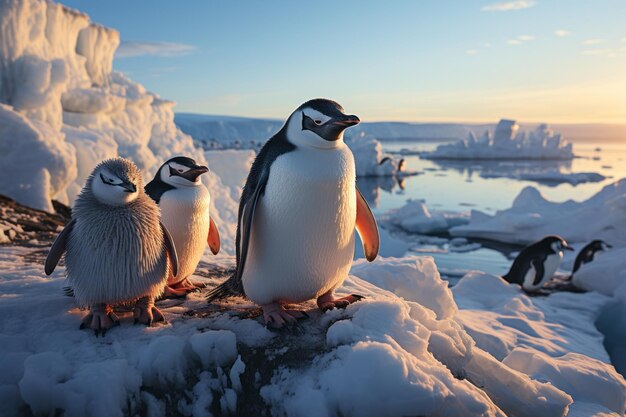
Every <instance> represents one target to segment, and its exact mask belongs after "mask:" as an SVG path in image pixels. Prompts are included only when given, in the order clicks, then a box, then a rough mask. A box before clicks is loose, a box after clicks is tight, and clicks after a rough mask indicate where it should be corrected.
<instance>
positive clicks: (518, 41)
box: [506, 35, 535, 45]
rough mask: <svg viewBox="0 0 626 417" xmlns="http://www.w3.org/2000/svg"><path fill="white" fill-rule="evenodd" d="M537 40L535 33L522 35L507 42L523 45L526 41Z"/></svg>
mask: <svg viewBox="0 0 626 417" xmlns="http://www.w3.org/2000/svg"><path fill="white" fill-rule="evenodd" d="M532 40H535V37H534V36H533V35H520V36H518V37H516V38H514V39H509V40H508V41H506V43H508V44H509V45H521V44H523V43H524V42H529V41H532Z"/></svg>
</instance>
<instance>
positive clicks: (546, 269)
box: [503, 236, 574, 294]
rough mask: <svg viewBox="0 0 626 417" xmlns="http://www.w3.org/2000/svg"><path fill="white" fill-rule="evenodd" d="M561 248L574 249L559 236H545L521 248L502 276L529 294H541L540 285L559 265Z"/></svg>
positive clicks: (561, 255)
mask: <svg viewBox="0 0 626 417" xmlns="http://www.w3.org/2000/svg"><path fill="white" fill-rule="evenodd" d="M563 250H574V249H573V248H572V247H571V246H569V245H568V244H567V242H566V241H565V239H563V238H562V237H560V236H546V237H544V238H543V239H541V240H540V241H539V242H535V243H533V244H531V245H529V246H527V247H525V248H524V249H522V251H521V252H520V253H519V255H517V257H516V258H515V260H514V261H513V265H512V266H511V269H510V270H509V272H508V273H507V274H506V275H504V276H503V278H504V279H505V280H506V281H508V282H510V283H512V284H519V285H521V286H522V289H523V290H524V291H526V292H527V293H529V294H542V292H541V287H542V286H543V285H544V284H545V283H546V282H548V280H550V278H552V276H553V275H554V273H555V272H556V270H557V269H559V265H561V260H563Z"/></svg>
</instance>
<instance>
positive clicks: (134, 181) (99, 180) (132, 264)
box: [45, 158, 178, 336]
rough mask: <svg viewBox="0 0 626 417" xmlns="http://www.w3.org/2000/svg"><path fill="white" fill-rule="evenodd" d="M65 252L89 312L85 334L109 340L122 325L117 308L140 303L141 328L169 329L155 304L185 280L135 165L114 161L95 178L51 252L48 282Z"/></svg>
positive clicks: (81, 302)
mask: <svg viewBox="0 0 626 417" xmlns="http://www.w3.org/2000/svg"><path fill="white" fill-rule="evenodd" d="M64 252H66V255H65V264H66V272H67V278H68V280H69V282H70V285H71V286H72V288H73V293H74V297H75V298H76V301H77V302H78V304H79V305H81V306H87V307H89V314H87V316H85V318H84V319H83V321H82V324H81V326H80V327H81V329H83V328H90V329H92V330H94V332H95V333H96V336H98V334H99V333H101V334H102V335H103V336H104V334H105V333H106V331H107V330H108V329H110V328H111V327H112V326H114V325H118V324H119V318H118V317H117V315H116V314H115V313H114V312H113V306H114V305H116V304H120V303H125V302H134V303H135V307H134V312H133V314H134V317H135V323H137V322H141V323H144V324H147V325H152V323H153V322H159V321H164V318H163V315H162V314H161V312H160V311H159V309H158V308H156V307H155V305H154V301H155V299H156V297H158V296H160V295H161V294H162V292H163V288H164V287H165V283H166V281H167V277H168V275H169V274H170V273H171V274H173V275H176V274H177V272H178V258H177V256H176V249H175V247H174V243H173V240H172V238H171V237H170V235H169V233H168V231H167V229H166V228H165V226H163V224H162V223H161V222H160V221H159V208H158V206H157V205H156V203H155V202H154V201H152V199H151V198H150V197H148V196H147V195H146V194H145V193H144V191H143V184H142V178H141V172H140V171H139V169H138V168H137V167H136V166H135V164H133V163H132V162H131V161H129V160H128V159H124V158H113V159H108V160H105V161H103V162H101V163H100V164H98V165H97V166H96V168H95V169H94V170H93V172H92V173H91V175H90V176H89V178H88V179H87V183H86V184H85V186H84V187H83V189H82V191H81V192H80V194H79V195H78V198H77V199H76V202H75V203H74V208H73V209H72V220H71V221H70V222H69V223H68V225H67V226H66V227H65V228H64V229H63V231H62V232H61V233H60V234H59V236H58V237H57V238H56V240H55V241H54V243H53V244H52V247H51V248H50V252H49V253H48V257H47V259H46V263H45V272H46V275H50V274H51V273H52V272H53V271H54V268H55V267H56V265H57V263H58V262H59V260H60V259H61V256H62V255H63V253H64ZM168 259H169V262H168Z"/></svg>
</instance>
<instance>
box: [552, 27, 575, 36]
mask: <svg viewBox="0 0 626 417" xmlns="http://www.w3.org/2000/svg"><path fill="white" fill-rule="evenodd" d="M554 34H555V35H556V36H557V37H559V38H564V37H566V36H569V35H571V34H572V32H570V31H569V30H565V29H557V30H555V31H554Z"/></svg>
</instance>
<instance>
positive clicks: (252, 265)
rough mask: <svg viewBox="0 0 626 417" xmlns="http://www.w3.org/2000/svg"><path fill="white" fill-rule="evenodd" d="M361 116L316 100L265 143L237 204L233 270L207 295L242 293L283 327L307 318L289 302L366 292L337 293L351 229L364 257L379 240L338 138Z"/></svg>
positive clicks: (371, 255)
mask: <svg viewBox="0 0 626 417" xmlns="http://www.w3.org/2000/svg"><path fill="white" fill-rule="evenodd" d="M359 122H360V120H359V118H358V117H356V116H350V115H346V114H345V113H344V111H343V108H342V107H341V106H340V105H339V104H338V103H336V102H334V101H331V100H327V99H314V100H310V101H307V102H306V103H304V104H302V105H301V106H300V107H298V108H297V109H296V110H295V111H294V112H293V113H292V114H291V116H289V119H288V120H287V122H286V123H285V125H284V126H283V127H282V128H281V130H280V131H279V132H278V133H276V134H275V135H274V136H273V137H272V138H270V139H269V140H268V141H267V142H266V143H265V145H264V146H263V148H262V149H261V151H260V152H259V154H258V155H257V157H256V159H255V161H254V163H253V164H252V168H251V170H250V173H249V175H248V178H247V180H246V184H245V186H244V189H243V194H242V196H241V201H240V204H239V216H238V217H239V218H238V225H237V238H236V249H237V253H236V255H237V269H236V272H235V274H234V275H233V276H232V277H231V278H229V279H228V280H227V281H226V282H224V283H223V284H221V285H220V286H218V287H217V288H215V289H214V290H213V291H211V292H210V293H209V295H208V300H209V301H213V300H216V299H220V298H223V297H227V296H245V297H247V298H248V299H250V300H252V301H254V302H255V303H257V304H259V305H260V306H261V307H262V309H263V317H264V319H265V322H266V324H267V325H268V326H270V327H273V328H280V327H283V326H284V325H285V324H287V325H293V324H295V323H296V320H297V319H299V318H301V317H303V316H306V314H304V313H303V312H300V311H296V310H286V309H285V308H284V304H286V303H300V302H304V301H307V300H311V299H316V300H317V305H318V307H319V308H320V309H322V310H328V309H332V308H345V307H346V306H347V305H348V304H350V303H353V302H355V301H358V300H360V299H361V298H363V297H362V296H359V295H356V294H352V295H350V296H347V297H343V298H336V297H335V296H334V290H335V289H336V288H338V287H340V286H341V284H342V283H343V281H344V280H345V278H346V277H347V275H348V271H349V269H350V266H351V265H352V258H353V255H354V240H355V237H354V229H355V227H356V229H357V231H358V232H359V234H360V235H361V240H362V242H363V248H364V252H365V256H366V258H367V260H368V261H373V260H374V259H375V258H376V256H377V255H378V248H379V244H380V243H379V234H378V226H377V225H376V220H375V219H374V216H373V214H372V212H371V210H370V208H369V206H368V204H367V202H366V201H365V199H364V198H363V195H362V194H361V193H360V191H359V190H358V188H357V187H356V171H355V165H354V157H353V155H352V152H351V151H350V149H349V148H348V146H347V145H346V144H345V143H344V141H343V132H344V130H345V129H346V128H348V127H350V126H354V125H356V124H358V123H359Z"/></svg>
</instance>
